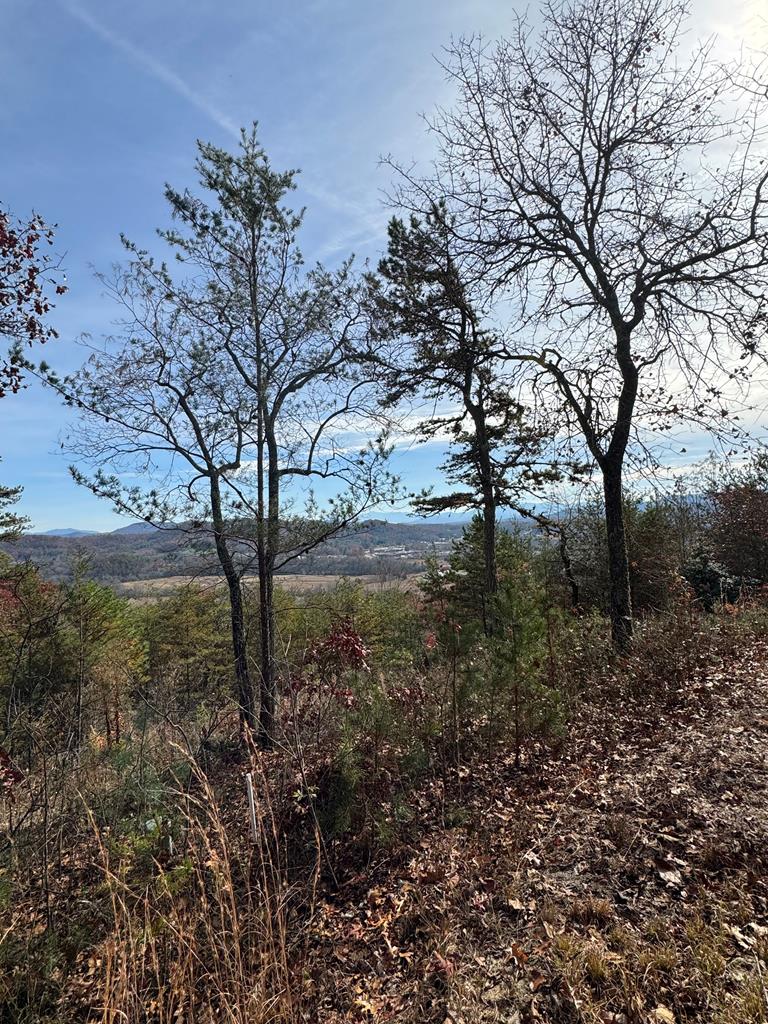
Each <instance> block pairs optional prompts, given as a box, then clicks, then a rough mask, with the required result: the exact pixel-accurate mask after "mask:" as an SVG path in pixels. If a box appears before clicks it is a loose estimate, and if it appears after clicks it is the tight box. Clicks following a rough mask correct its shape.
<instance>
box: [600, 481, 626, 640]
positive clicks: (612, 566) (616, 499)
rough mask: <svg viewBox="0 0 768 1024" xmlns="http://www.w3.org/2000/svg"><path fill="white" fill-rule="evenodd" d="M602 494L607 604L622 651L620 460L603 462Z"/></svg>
mask: <svg viewBox="0 0 768 1024" xmlns="http://www.w3.org/2000/svg"><path fill="white" fill-rule="evenodd" d="M601 469H602V473H603V494H604V497H605V527H606V534H607V537H608V576H609V581H610V584H609V607H610V618H611V638H612V640H613V646H614V648H615V649H616V650H617V651H619V652H622V651H625V650H626V649H627V647H628V646H629V644H630V643H631V641H632V632H633V626H632V593H631V590H630V586H629V556H628V554H627V536H626V531H625V529H624V505H623V501H622V480H621V478H622V465H621V462H618V463H612V462H604V463H603V465H602V467H601Z"/></svg>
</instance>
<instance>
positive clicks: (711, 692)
mask: <svg viewBox="0 0 768 1024" xmlns="http://www.w3.org/2000/svg"><path fill="white" fill-rule="evenodd" d="M693 677H694V680H695V681H694V682H693V683H689V684H687V685H686V686H685V687H684V688H680V689H670V688H669V687H665V686H664V685H663V684H662V683H661V682H659V684H658V686H657V687H655V688H653V691H652V692H648V690H647V689H645V691H644V692H642V693H638V694H637V695H636V696H634V697H633V696H627V695H626V677H625V678H624V679H623V680H622V685H621V687H620V688H619V687H618V683H617V689H616V690H615V691H613V690H611V687H610V686H609V687H608V688H607V689H605V690H604V691H603V692H602V695H601V696H600V698H599V699H595V697H594V694H592V695H591V697H590V700H589V701H586V700H585V701H584V702H582V703H581V704H580V705H579V706H577V707H576V708H574V709H573V714H572V718H571V721H570V724H569V727H568V733H567V737H566V738H565V739H564V740H563V742H562V745H561V746H560V748H559V749H557V750H555V751H548V752H540V753H539V755H538V757H537V760H536V763H534V764H525V762H524V764H523V767H522V768H520V767H517V766H516V765H515V763H514V757H512V756H508V755H507V754H502V753H500V752H499V751H498V750H497V751H495V752H489V751H488V750H487V749H486V748H485V747H484V746H482V745H481V744H479V743H476V744H475V746H474V749H472V748H471V745H470V744H469V743H467V745H466V749H465V750H464V752H463V754H462V757H461V758H460V760H459V763H458V765H457V766H454V767H453V768H451V769H450V770H446V773H445V774H444V775H440V774H438V775H430V776H428V777H425V778H424V779H423V780H422V781H421V782H420V783H419V784H418V785H417V786H416V787H415V788H414V789H413V790H412V791H411V792H409V793H407V794H406V797H407V808H406V810H407V814H404V815H403V817H402V818H401V819H400V820H399V821H395V822H394V823H393V827H392V830H391V832H390V833H389V834H387V835H381V836H379V837H378V838H377V840H376V841H375V842H371V841H370V840H369V841H367V842H366V843H362V842H361V841H360V836H359V834H355V832H354V830H353V832H352V833H347V834H346V835H342V836H340V837H339V838H337V839H335V840H332V841H331V840H329V841H328V844H327V846H326V848H325V851H324V855H327V858H328V861H329V862H330V863H331V864H332V865H333V871H332V872H331V871H330V870H329V869H328V867H327V866H325V867H322V866H320V864H319V862H318V869H317V871H316V873H314V874H313V873H312V869H311V865H310V866H309V867H308V868H307V869H306V870H304V871H303V872H302V871H301V870H299V871H298V873H296V874H294V877H293V881H292V883H291V885H292V887H293V888H294V889H295V890H296V891H297V893H298V895H297V899H296V900H295V901H294V903H293V904H292V905H293V910H292V911H291V912H290V920H289V921H288V922H287V924H288V928H287V936H288V937H287V940H286V945H285V951H286V964H287V970H286V973H285V977H286V978H287V979H288V981H287V982H286V988H285V989H284V992H283V993H282V994H281V997H280V1008H278V1009H275V1010H269V1007H268V1006H267V1007H266V1009H265V1008H264V1007H263V1006H260V1015H259V1016H258V1021H259V1022H262V1021H270V1022H274V1024H289V1022H290V1024H298V1022H306V1024H341V1022H360V1024H363V1022H372V1021H378V1022H397V1024H491V1022H497V1024H501V1022H504V1024H530V1022H545V1024H683V1022H702V1024H766V1022H768V640H763V639H759V638H755V639H754V640H752V641H750V642H749V643H745V644H744V645H743V646H742V647H741V649H739V650H738V651H737V653H736V655H735V656H734V655H729V656H728V658H727V660H726V661H722V660H720V661H717V660H710V661H709V663H708V664H707V666H706V667H703V668H702V669H701V670H700V671H696V672H695V673H694V674H693ZM637 688H638V690H639V689H640V687H639V686H638V687H637ZM257 756H258V757H264V758H265V760H266V761H267V772H269V759H270V758H275V759H276V758H277V757H278V756H279V755H257ZM277 763H278V762H277V760H275V765H277ZM233 768H234V770H233ZM244 770H245V769H244V767H243V766H242V764H238V765H237V767H236V768H235V767H234V765H233V764H232V763H231V762H230V763H229V765H227V764H226V763H225V762H224V761H222V762H221V763H218V764H215V765H213V766H212V768H211V772H210V776H209V777H210V780H211V782H212V784H213V787H214V790H215V792H216V794H217V799H218V801H219V803H220V805H221V806H222V807H223V808H225V809H226V817H227V831H228V832H229V833H231V837H232V838H231V844H230V845H231V852H232V855H233V857H237V858H239V860H240V863H248V857H249V853H248V825H247V821H248V815H247V811H246V808H245V801H244V786H243V779H242V771H244ZM371 799H373V800H375V793H374V794H373V795H372V796H371ZM301 828H303V830H304V837H305V839H306V832H307V828H308V823H307V822H306V819H303V825H301ZM309 831H310V832H311V828H310V829H309ZM297 835H300V833H297ZM64 849H65V856H64V862H65V865H64V870H63V872H62V871H60V872H58V873H57V875H56V877H54V878H52V880H51V887H50V888H51V891H52V892H53V893H54V894H55V895H54V900H55V906H54V916H55V919H56V928H57V929H61V930H62V932H63V931H65V930H66V929H67V928H68V929H69V930H70V931H71V932H74V931H77V934H78V935H80V936H81V940H82V944H81V947H80V950H81V951H80V952H78V953H77V955H76V956H74V955H73V956H72V957H71V958H70V957H67V959H68V961H69V962H68V963H67V964H66V965H65V964H64V962H63V961H62V960H61V958H59V959H58V960H56V961H55V963H54V961H53V960H52V961H51V963H52V964H53V965H54V966H52V967H50V968H46V969H45V970H46V972H47V973H46V974H45V977H43V975H42V974H40V973H39V972H40V971H41V970H42V968H40V967H39V966H38V967H36V968H35V973H34V974H33V973H32V972H31V971H30V970H29V967H28V964H29V963H31V961H30V960H29V956H30V950H31V949H32V948H33V946H30V942H33V943H37V944H38V945H39V947H40V948H39V950H38V953H37V954H36V956H40V955H43V954H45V955H48V954H46V950H49V949H51V948H52V947H51V941H52V940H49V939H48V937H47V933H46V928H45V919H44V900H43V889H42V886H40V885H36V886H35V887H34V888H30V890H29V892H28V893H27V894H26V896H25V897H23V898H22V897H21V896H14V902H13V905H12V906H11V907H10V908H6V909H10V910H11V911H12V918H13V919H12V921H11V923H10V926H9V927H7V931H2V932H0V938H2V939H3V940H4V941H5V953H4V954H3V955H2V956H0V983H2V984H6V983H7V986H8V988H7V991H11V990H13V991H15V992H17V996H15V997H14V998H15V999H16V1002H15V1003H14V1006H18V1007H22V1006H26V1007H27V1010H26V1011H25V1012H26V1015H19V1014H20V1012H21V1011H20V1010H14V1009H9V1008H8V1007H6V1008H5V1009H3V1006H2V1005H0V1021H5V1020H8V1021H11V1020H24V1021H25V1022H32V1021H40V1020H46V1021H54V1020H55V1021H56V1022H57V1024H59V1022H62V1021H76V1020H77V1021H88V1022H90V1021H97V1020H98V1021H110V1022H111V1021H114V1022H117V1021H118V1020H129V1018H130V1016H131V1014H130V1013H129V1014H128V1015H126V1014H125V1013H123V1012H122V1011H118V1010H116V1011H115V1012H114V1013H108V1012H107V1010H106V1009H105V1008H104V1007H105V1006H106V1003H105V1002H104V994H103V986H104V985H106V984H107V983H108V982H109V978H107V977H106V975H105V971H106V968H105V967H104V964H105V963H106V962H107V960H106V955H105V952H104V951H105V950H107V949H109V948H111V949H112V950H113V953H112V960H111V961H109V962H110V963H115V962H122V961H121V960H120V957H122V956H123V953H122V952H121V951H120V949H118V948H117V946H116V943H117V941H118V937H117V936H116V935H115V936H114V937H113V934H112V932H110V930H109V928H108V925H107V921H108V917H109V894H108V892H107V891H106V890H105V889H104V886H103V878H104V876H103V873H100V869H98V867H97V863H96V861H97V860H98V857H95V856H94V853H93V849H92V846H91V847H88V846H86V843H85V840H83V841H82V844H81V847H73V846H72V845H70V846H69V847H67V846H66V845H65V847H64ZM178 856H180V854H177V857H178ZM59 859H60V860H61V850H59ZM155 869H160V866H159V865H155ZM166 869H171V870H176V869H175V868H174V864H173V862H171V864H170V865H166V867H165V868H162V869H160V870H166ZM178 870H179V871H180V870H181V868H178ZM206 870H207V868H206ZM121 877H122V876H121ZM168 877H169V878H170V877H173V875H172V874H171V875H169V876H168ZM156 881H157V879H155V880H154V881H153V882H152V883H151V884H150V883H149V882H147V883H144V882H142V886H143V888H144V891H146V892H149V891H151V887H152V886H154V885H155V883H156ZM281 884H282V883H281ZM205 885H206V886H208V882H206V883H205ZM139 888H141V886H140V887H139ZM205 891H206V893H208V889H207V888H206V890H205ZM285 891H286V892H287V891H288V890H287V889H286V890H285ZM179 898H180V899H181V900H182V903H183V902H184V900H186V897H185V896H184V894H183V893H182V894H181V896H180V897H179ZM281 899H282V897H281ZM99 908H100V909H99ZM97 909H98V911H99V915H100V916H98V917H97V913H96V911H97ZM151 909H152V908H151V907H148V910H151ZM198 910H199V912H200V914H203V913H204V907H200V908H198ZM97 921H98V922H100V923H99V924H98V927H97ZM213 926H214V930H215V928H216V927H217V925H216V922H215V921H214V922H213ZM4 927H5V926H4ZM147 927H149V926H147ZM155 931H156V932H157V934H161V933H160V932H159V931H157V928H156V929H155ZM142 934H147V935H148V934H149V933H148V932H147V933H142ZM167 934H168V938H169V940H170V938H171V934H170V932H168V933H167ZM30 935H31V936H32V937H33V939H30ZM120 941H122V940H120ZM142 941H143V940H142ZM46 943H47V944H46ZM34 948H36V947H34ZM170 948H171V947H170V946H169V949H170ZM2 950H3V942H0V952H2ZM14 950H16V952H14ZM25 951H26V953H25ZM125 955H128V954H127V952H125ZM115 958H117V960H116V959H115ZM35 963H38V961H37V960H36V961H35ZM203 966H205V965H204V964H203ZM3 969H4V970H5V971H6V972H7V973H6V981H5V982H4V981H3V976H2V975H3ZM164 969H165V968H164ZM106 973H109V972H106ZM102 975H104V976H102ZM25 978H26V979H27V980H26V981H25ZM46 978H47V980H46ZM30 979H32V980H30ZM281 984H282V982H281ZM289 990H290V995H289V994H288V992H289ZM40 992H42V995H40ZM43 996H45V1000H46V1001H47V1005H49V1006H50V1007H51V1009H50V1011H49V1014H47V1015H45V1016H38V1015H35V1014H34V1012H33V1011H31V1010H30V1009H29V1008H30V1007H31V1001H32V998H33V997H34V998H35V999H38V998H39V1000H40V1001H41V1002H42V1000H43ZM0 1003H2V1000H0ZM8 1006H10V1003H9V1004H8ZM54 1006H56V1007H57V1008H58V1009H54V1008H53V1007H54ZM132 1012H133V1011H131V1013H132ZM121 1013H122V1015H121ZM184 1013H185V1011H183V1010H182V1009H179V1010H178V1012H177V1013H175V1015H174V1014H170V1015H166V1016H162V1018H161V1017H159V1016H154V1015H152V1014H149V1013H147V1015H146V1016H142V1017H141V1020H147V1021H150V1020H152V1021H154V1020H158V1021H159V1020H161V1019H162V1020H163V1021H166V1020H167V1021H169V1022H170V1021H185V1020H187V1019H189V1020H190V1021H192V1020H193V1019H194V1020H195V1021H198V1020H199V1021H201V1022H202V1021H206V1022H207V1021H208V1020H209V1019H210V1020H213V1019H216V1020H218V1019H222V1020H223V1019H227V1020H229V1021H230V1022H232V1024H240V1017H238V1016H237V1015H235V1016H232V1014H229V1015H224V1016H221V1014H218V1015H215V1016H214V1017H210V1018H209V1017H202V1016H197V1015H194V1016H190V1017H189V1018H187V1017H186V1016H185V1015H184ZM179 1014H181V1015H179ZM247 1019H248V1020H250V1019H253V1020H256V1019H257V1018H256V1017H253V1018H251V1017H250V1016H249V1015H247ZM130 1024H134V1021H133V1020H130ZM136 1024H138V1018H137V1021H136ZM242 1024H245V1019H244V1020H243V1022H242Z"/></svg>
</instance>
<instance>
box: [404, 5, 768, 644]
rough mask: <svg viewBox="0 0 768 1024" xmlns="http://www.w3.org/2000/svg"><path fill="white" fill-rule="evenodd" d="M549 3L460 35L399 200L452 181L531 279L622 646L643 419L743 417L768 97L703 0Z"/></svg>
mask: <svg viewBox="0 0 768 1024" xmlns="http://www.w3.org/2000/svg"><path fill="white" fill-rule="evenodd" d="M541 15H542V27H541V30H540V31H538V32H534V30H533V29H532V28H531V27H530V26H529V25H528V24H527V23H526V21H525V19H524V18H520V19H518V21H517V23H516V26H515V30H514V32H513V33H512V34H511V36H510V37H509V38H508V39H505V40H503V41H501V42H499V43H498V44H497V45H494V46H488V45H486V44H484V43H483V42H482V41H481V40H477V39H469V40H462V41H459V42H458V43H456V44H455V45H453V46H452V47H451V49H450V51H449V58H448V60H447V62H446V67H447V70H448V72H449V74H450V76H451V77H452V79H453V81H454V83H455V85H456V86H457V89H458V94H459V98H458V102H457V104H456V106H455V107H454V108H453V109H452V110H448V111H442V112H440V113H438V115H437V116H436V117H435V119H434V120H433V122H432V124H431V129H432V131H433V132H434V133H435V134H436V136H437V138H438V141H439V148H440V152H439V157H438V159H437V162H436V165H435V172H434V174H433V175H432V176H430V177H427V178H426V179H418V178H416V177H415V176H414V175H413V174H410V173H406V174H405V178H406V181H405V184H404V187H403V188H402V190H401V192H400V194H399V195H398V200H399V201H400V202H401V203H403V204H409V203H410V204H411V206H412V208H414V209H418V208H420V207H421V206H423V204H424V202H425V197H426V198H427V199H432V200H434V199H435V198H442V197H447V200H448V202H449V205H450V209H451V211H452V214H453V216H454V218H455V219H454V223H455V225H456V227H455V232H456V238H457V241H458V242H460V243H461V245H463V246H464V248H465V250H466V251H467V252H471V253H472V254H473V255H474V256H475V258H476V259H480V260H482V262H483V264H484V267H485V273H486V274H487V275H488V277H489V280H491V281H492V283H493V285H494V287H495V288H497V289H501V290H504V291H507V292H508V293H514V294H516V295H517V297H518V299H519V302H520V309H521V313H520V316H521V321H522V322H523V323H524V325H525V330H524V331H521V332H520V335H519V339H518V340H517V341H516V343H515V345H514V346H513V347H512V348H510V351H509V352H508V356H509V357H510V358H514V359H519V360H521V361H524V362H527V363H528V364H529V365H530V366H531V368H532V369H533V371H534V383H535V384H536V385H537V386H540V387H544V386H547V387H549V389H550V392H549V393H550V394H551V395H556V396H557V400H558V402H559V403H560V404H561V405H562V408H563V410H564V412H565V415H566V420H567V422H568V424H569V425H570V426H571V427H572V428H573V430H574V432H575V433H576V434H577V435H578V436H579V437H580V439H581V442H582V443H583V444H584V445H585V447H586V449H587V450H588V452H589V454H590V456H591V458H592V459H594V462H595V463H596V464H597V466H598V467H599V470H600V473H601V475H602V481H603V494H604V503H605V519H606V528H607V535H608V553H609V554H608V558H609V563H610V581H611V584H610V585H611V595H610V607H611V610H612V612H611V617H612V628H613V637H614V642H615V645H616V646H617V647H618V648H620V649H621V648H623V647H624V646H626V644H627V643H628V642H629V640H630V638H631V635H632V608H631V600H630V589H629V575H628V563H627V548H626V538H625V533H624V524H623V520H622V481H623V474H624V467H625V460H626V457H627V453H628V450H631V443H632V440H633V437H634V438H636V437H637V436H638V434H642V432H643V431H644V430H645V429H651V428H654V429H655V428H662V429H668V428H669V426H670V425H671V424H672V423H674V422H675V421H676V420H678V419H679V418H680V417H683V416H687V417H690V418H691V419H693V420H695V421H696V422H699V423H702V422H706V423H708V424H712V423H713V422H715V421H718V422H720V423H722V422H723V421H726V420H728V418H729V416H730V415H731V414H732V413H733V411H734V407H733V405H729V399H728V387H729V386H730V385H734V386H735V385H736V384H737V383H738V382H739V381H741V382H746V380H747V378H748V372H747V370H746V368H745V367H746V365H747V362H748V359H749V356H750V354H751V353H752V352H753V351H754V349H755V346H756V343H757V340H758V335H759V334H760V333H761V332H763V331H764V328H765V323H766V317H765V311H764V306H765V301H766V295H768V262H767V261H766V230H765V229H766V219H765V214H766V210H767V207H766V183H767V182H768V169H767V165H766V163H765V161H764V158H763V154H764V145H763V143H764V142H765V132H764V125H763V123H762V121H761V117H762V111H761V108H760V104H761V102H762V103H763V108H764V98H762V99H761V97H759V96H758V95H757V91H756V90H752V92H751V93H750V91H749V89H746V88H743V87H742V85H741V84H740V83H739V81H738V78H737V76H735V75H734V74H732V73H731V72H730V71H729V70H728V69H727V68H723V67H722V66H720V65H719V64H718V63H717V62H716V61H715V59H714V57H713V53H712V47H711V45H704V46H702V47H700V48H699V49H698V50H697V51H696V52H694V53H693V54H692V55H690V56H687V55H686V54H685V53H684V52H683V49H682V42H681V40H682V39H683V31H684V28H685V26H686V23H687V20H688V15H689V7H688V5H687V3H685V2H683V0H550V2H547V3H545V4H544V5H543V7H542V11H541ZM740 357H743V359H744V361H740ZM735 394H736V391H735V390H734V395H735ZM734 401H735V399H734Z"/></svg>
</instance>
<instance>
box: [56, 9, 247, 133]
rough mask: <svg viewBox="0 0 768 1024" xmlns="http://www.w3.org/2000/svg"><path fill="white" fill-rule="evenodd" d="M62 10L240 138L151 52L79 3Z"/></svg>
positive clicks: (235, 128) (210, 105)
mask: <svg viewBox="0 0 768 1024" xmlns="http://www.w3.org/2000/svg"><path fill="white" fill-rule="evenodd" d="M60 5H61V7H62V8H63V9H64V10H65V11H66V12H67V13H68V14H69V15H70V16H71V17H73V18H75V19H76V20H77V21H79V22H80V23H81V24H82V25H85V27H86V28H87V29H89V30H90V31H91V32H93V34H94V35H96V36H98V37H99V39H101V40H103V41H104V42H105V43H107V44H108V45H109V46H111V47H112V48H113V49H115V50H117V51H118V52H119V53H122V54H123V56H125V57H127V58H128V59H129V60H130V61H132V62H133V63H134V64H136V65H137V66H138V67H140V68H141V69H142V70H143V71H145V72H146V73H147V74H148V75H151V76H152V78H155V79H157V81H158V82H161V83H162V84H163V85H165V86H167V87H168V88H169V89H170V90H171V91H172V92H174V93H176V95H177V96H180V97H181V98H182V99H183V100H185V101H186V102H187V103H189V104H190V106H192V107H194V108H195V109H196V110H199V111H200V113H201V114H205V116H206V117H208V118H209V119H210V120H211V121H213V123H214V124H217V125H218V126H219V128H221V129H222V130H223V131H225V132H227V133H228V134H230V135H233V136H234V137H235V138H239V135H240V129H239V127H238V125H237V124H235V122H234V121H232V120H231V119H230V118H229V117H227V115H226V114H224V113H223V112H222V111H221V110H219V109H218V107H216V106H215V105H214V104H213V103H211V102H210V101H209V100H208V99H207V98H206V97H205V96H203V95H201V94H200V93H199V92H197V90H196V89H193V88H192V87H191V86H190V85H189V84H188V83H187V82H186V81H185V80H184V79H183V78H182V77H181V75H178V74H177V73H176V72H175V71H172V70H171V68H169V67H167V66H166V65H165V64H163V63H162V61H159V60H158V59H157V58H156V57H154V56H152V54H151V53H147V52H146V51H145V50H142V49H140V48H139V47H138V46H136V45H135V44H134V43H132V42H131V41H130V39H126V38H125V36H123V35H121V34H120V33H118V32H116V31H114V29H111V28H109V26H107V25H105V24H103V22H101V21H99V20H98V19H97V18H95V17H94V16H93V14H91V13H90V11H88V10H86V9H85V8H84V7H82V6H81V5H80V4H78V3H74V2H72V0H60Z"/></svg>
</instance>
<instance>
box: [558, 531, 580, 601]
mask: <svg viewBox="0 0 768 1024" xmlns="http://www.w3.org/2000/svg"><path fill="white" fill-rule="evenodd" d="M558 538H559V539H558V549H559V551H560V562H561V564H562V566H563V575H564V576H565V581H566V583H567V584H568V586H569V588H570V591H571V608H573V610H574V611H575V612H578V611H579V610H580V607H581V600H580V593H579V581H578V580H577V579H576V577H575V575H574V572H573V562H572V561H571V554H570V552H569V550H568V535H567V533H566V532H565V527H564V526H562V525H561V526H559V527H558Z"/></svg>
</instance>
